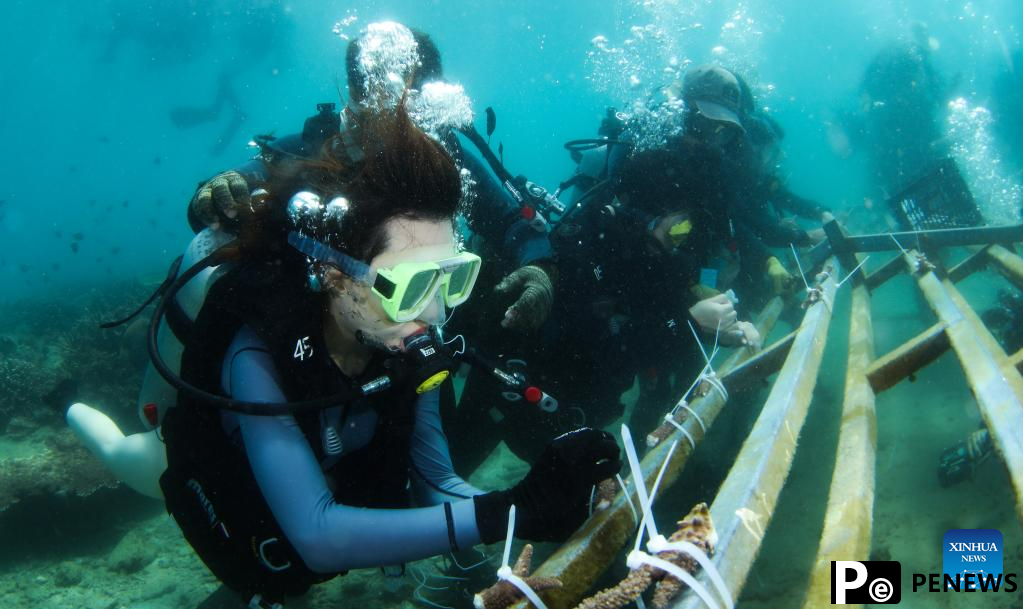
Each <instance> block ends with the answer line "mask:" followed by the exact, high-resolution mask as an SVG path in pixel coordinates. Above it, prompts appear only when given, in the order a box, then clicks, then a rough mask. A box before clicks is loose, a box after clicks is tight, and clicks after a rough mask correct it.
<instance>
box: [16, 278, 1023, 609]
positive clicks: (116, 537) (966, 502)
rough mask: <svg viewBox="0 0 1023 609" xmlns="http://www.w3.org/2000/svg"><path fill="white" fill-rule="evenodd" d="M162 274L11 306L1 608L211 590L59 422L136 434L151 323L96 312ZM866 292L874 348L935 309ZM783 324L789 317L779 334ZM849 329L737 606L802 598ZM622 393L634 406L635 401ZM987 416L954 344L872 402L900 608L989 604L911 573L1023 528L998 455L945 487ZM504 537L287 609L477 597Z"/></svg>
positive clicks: (712, 448)
mask: <svg viewBox="0 0 1023 609" xmlns="http://www.w3.org/2000/svg"><path fill="white" fill-rule="evenodd" d="M1003 285H1004V284H1003V282H1002V280H1001V279H1000V278H998V277H996V276H994V275H991V274H987V273H980V274H977V275H976V276H974V277H971V278H969V279H967V280H966V281H965V282H963V283H962V284H961V285H960V286H959V287H960V289H961V290H962V292H963V293H964V295H965V296H966V297H967V299H968V300H970V302H971V304H973V305H974V306H975V307H977V308H978V309H979V310H983V309H984V308H985V307H987V306H989V305H991V303H992V302H993V298H994V294H995V293H996V291H997V289H999V288H1001V287H1003ZM152 287H154V286H152V285H143V284H141V283H138V282H130V281H124V282H119V283H114V284H111V285H108V286H103V287H99V286H96V287H93V288H91V289H88V290H83V289H78V290H73V289H68V290H67V291H66V292H62V293H54V294H47V295H44V296H40V298H38V299H35V300H25V301H19V302H12V303H7V304H4V305H2V307H0V308H2V311H0V320H2V321H0V377H2V382H0V430H2V433H0V590H3V591H4V592H3V595H2V597H3V601H2V604H3V607H5V608H39V609H50V608H52V609H64V608H82V609H120V608H130V609H165V608H166V609H169V608H191V607H196V606H197V605H199V604H200V603H201V602H202V601H203V600H204V599H205V598H206V597H207V596H208V595H210V594H211V593H212V592H214V591H215V590H216V589H217V583H216V581H215V580H214V579H213V578H212V577H211V576H210V575H209V573H208V572H207V571H206V569H205V567H204V566H203V565H202V563H201V562H200V561H199V560H198V558H196V556H195V555H194V554H193V553H192V551H191V549H190V548H189V547H188V546H187V544H186V543H185V542H184V540H183V539H182V537H181V535H180V533H179V532H178V530H177V528H176V526H175V525H174V523H173V521H172V520H171V519H170V518H169V517H168V516H167V515H166V513H165V512H164V510H163V507H162V505H161V504H160V503H159V502H156V501H153V500H151V499H146V498H142V497H140V496H137V495H135V494H134V493H133V492H131V491H129V490H127V489H125V488H123V487H118V486H117V485H116V484H115V483H114V481H113V480H111V479H110V478H109V477H107V476H106V474H105V473H104V472H103V471H102V470H101V468H100V467H99V464H98V462H97V461H96V460H95V459H94V458H93V457H92V456H91V455H90V454H89V453H87V452H86V451H85V450H84V449H83V448H81V447H80V445H79V444H78V443H77V441H76V440H75V438H74V437H73V435H72V434H71V433H70V431H69V430H68V429H67V428H66V426H65V425H64V423H63V418H62V408H63V405H64V404H65V402H66V401H67V400H68V399H71V398H73V399H77V400H81V401H84V402H87V403H90V404H93V405H96V406H98V407H101V408H102V409H104V410H105V411H107V412H109V413H110V414H111V415H112V416H113V417H114V418H115V419H116V420H117V421H118V423H120V424H121V425H122V426H123V428H124V429H125V430H126V431H128V432H131V431H135V430H137V429H138V427H139V424H138V421H137V420H136V415H135V412H134V410H135V396H136V393H137V390H138V387H139V384H140V382H141V376H142V371H143V368H144V366H145V349H144V325H145V322H144V321H142V322H138V323H133V324H129V325H127V326H124V327H121V328H118V329H115V330H100V329H99V328H98V323H100V322H101V321H106V320H109V319H114V318H117V317H118V316H119V315H122V314H125V313H126V312H127V311H130V309H131V308H132V305H133V304H134V303H138V302H141V301H142V300H144V298H145V296H146V294H147V293H148V291H149V290H150V289H152ZM873 301H874V305H873V313H874V316H875V319H874V331H875V337H876V352H877V354H878V355H880V354H883V353H885V352H887V351H889V350H890V349H892V348H894V347H895V346H897V345H898V344H900V343H901V342H903V341H904V340H906V339H908V338H910V337H912V336H913V335H915V334H916V333H917V332H919V331H921V330H923V329H925V328H926V327H928V326H930V325H931V324H932V323H933V317H932V316H931V314H930V312H929V311H928V310H927V307H926V305H925V304H924V303H923V301H922V300H920V299H919V298H916V297H915V288H914V286H913V285H912V282H911V280H910V279H909V278H907V277H899V278H896V279H895V280H893V281H891V282H889V283H888V284H886V285H885V286H883V287H881V288H880V289H878V290H876V291H875V292H874V294H873ZM788 329H789V328H786V327H785V326H784V324H780V326H779V328H777V329H776V330H775V332H774V334H775V335H779V336H780V335H782V334H783V333H784V332H787V331H788ZM847 330H848V298H847V295H844V294H843V295H840V297H839V298H838V299H837V302H836V303H835V315H834V320H833V322H832V328H831V334H830V336H829V342H828V347H827V350H826V352H825V360H824V364H823V367H822V372H821V376H820V381H819V384H818V386H817V389H816V392H815V397H814V402H813V404H812V406H811V410H810V414H809V418H808V420H807V423H806V427H805V428H804V430H803V433H802V434H801V436H800V445H799V450H798V452H797V454H796V459H795V462H794V465H793V468H792V471H791V474H790V476H789V481H788V484H787V486H786V489H785V491H784V492H783V494H782V497H781V500H780V503H779V507H778V511H777V513H776V515H775V517H774V520H773V521H772V523H771V526H770V528H769V529H768V531H767V535H766V537H765V539H764V547H763V551H762V552H761V555H760V557H759V559H758V561H757V563H756V564H755V566H754V569H753V571H752V572H751V574H750V577H749V579H748V581H747V584H746V586H745V588H744V590H743V593H742V595H741V597H740V601H739V603H738V606H740V607H743V608H758V609H759V608H768V607H799V606H801V605H802V591H803V588H804V587H805V585H806V581H807V577H808V573H809V569H810V567H811V565H812V563H813V560H814V556H815V553H816V548H817V540H818V537H819V535H820V532H821V528H822V522H823V518H824V508H825V504H826V501H827V490H828V488H829V485H830V479H831V465H832V461H833V459H834V446H835V439H836V433H837V426H838V422H839V417H840V412H841V399H842V383H843V379H844V368H845V365H844V362H845V352H846V339H845V334H846V332H847ZM629 395H633V394H629ZM766 395H767V384H766V383H765V385H764V387H762V388H761V389H760V390H759V391H755V392H753V393H751V394H747V395H745V396H733V398H732V401H731V402H730V403H729V407H731V411H729V410H728V407H726V410H725V411H724V413H723V415H722V416H721V417H719V419H718V423H717V424H716V425H715V427H714V429H712V431H711V433H710V434H709V435H708V436H707V438H706V439H705V441H704V442H703V444H702V445H701V447H700V449H699V450H698V451H697V453H696V454H695V455H694V456H693V457H692V458H691V459H690V461H689V464H688V466H687V469H686V471H685V472H684V473H683V476H682V478H681V479H680V480H679V482H678V483H677V484H676V486H675V488H674V489H672V490H671V491H670V492H668V493H666V494H665V495H664V496H663V497H662V499H661V503H662V509H663V508H664V506H665V505H668V504H671V505H678V506H679V509H678V513H679V515H681V514H684V513H685V512H686V511H688V508H689V507H690V506H691V505H692V504H693V503H696V502H698V501H711V500H713V495H714V492H715V491H716V489H717V487H718V485H719V484H720V482H721V480H722V479H723V477H724V476H725V475H726V474H727V472H728V467H729V465H730V463H731V460H732V459H733V458H734V456H735V454H736V452H737V451H738V449H739V446H740V445H741V442H742V438H743V436H744V434H745V432H746V431H747V430H748V428H749V426H750V425H751V424H752V422H753V420H754V419H755V417H756V413H757V407H759V405H760V404H762V401H763V398H764V397H766ZM627 397H628V396H627ZM626 401H627V402H629V403H630V407H632V404H631V402H632V401H634V400H628V399H627V400H626ZM978 424H979V418H978V414H977V408H976V405H975V404H974V402H973V400H972V398H971V395H970V392H969V389H968V387H967V385H966V383H965V380H964V378H963V375H962V372H961V370H960V369H959V365H958V362H957V361H956V359H955V357H954V355H952V354H946V355H945V356H943V357H942V358H941V359H940V360H939V361H937V362H936V363H934V364H932V365H931V366H930V367H928V368H926V369H925V370H923V371H921V372H920V373H919V374H917V375H916V377H915V380H914V381H912V382H909V381H906V382H903V383H902V384H900V385H898V386H897V387H895V388H894V389H892V390H890V391H888V392H886V393H884V394H882V395H881V396H880V397H879V398H878V402H877V427H878V438H877V446H878V453H877V456H878V461H877V485H876V502H875V519H874V542H873V558H876V559H885V560H899V561H901V563H902V569H903V580H904V581H903V588H904V591H903V605H904V606H909V607H975V606H978V605H976V602H977V601H976V597H974V596H972V595H964V594H926V595H913V594H908V593H907V591H906V589H907V587H908V586H909V581H910V579H909V578H910V574H912V573H915V572H920V573H930V572H940V570H941V569H940V567H941V564H940V563H941V547H940V546H941V537H942V535H943V533H944V531H946V530H948V529H952V528H995V529H999V530H1001V531H1002V533H1003V535H1004V537H1005V539H1006V540H1009V541H1011V540H1019V539H1021V538H1023V537H1021V531H1020V525H1019V522H1018V520H1017V519H1016V516H1015V513H1016V512H1015V498H1014V497H1013V495H1012V492H1011V489H1010V487H1009V485H1008V480H1007V477H1006V474H1005V471H1004V468H1003V466H1002V465H1001V464H1000V463H999V462H997V460H994V461H991V462H989V463H987V464H986V465H984V466H983V467H981V468H980V469H979V470H978V472H977V475H976V477H975V478H974V479H973V480H970V481H967V482H964V483H962V484H960V485H958V486H955V487H952V488H948V489H945V488H942V487H941V486H940V485H939V484H938V480H937V477H936V474H935V467H936V463H937V458H938V455H939V454H940V452H941V450H942V449H944V448H946V447H947V446H950V445H952V444H954V443H955V442H957V441H959V440H961V439H963V438H964V437H965V436H966V435H967V434H968V433H969V432H970V431H972V430H974V429H976V428H977V426H978ZM526 469H527V467H526V465H525V464H524V463H522V462H521V461H519V460H518V459H516V458H515V457H514V456H513V455H511V453H509V452H508V451H507V450H506V449H505V448H504V447H503V446H502V447H501V448H499V449H498V450H497V451H495V453H494V454H493V455H491V458H490V459H489V460H488V461H487V462H486V463H485V464H484V465H483V466H482V467H481V468H480V470H478V471H477V472H476V473H475V474H474V475H473V476H472V477H471V481H472V482H473V483H475V484H477V485H478V486H481V487H483V488H498V487H502V486H506V485H508V484H510V483H513V482H514V481H515V480H517V479H518V478H520V477H521V476H522V475H523V473H524V472H525V471H526ZM499 549H500V548H499V546H498V547H492V548H488V554H489V555H490V560H491V562H490V563H488V564H484V565H482V566H479V567H477V568H475V569H470V570H463V569H461V568H459V567H456V566H454V565H453V564H452V563H451V562H450V561H449V560H447V559H440V558H438V559H434V560H428V561H422V562H420V563H417V564H414V565H410V567H409V569H408V574H407V576H406V577H405V578H403V579H384V578H383V577H381V575H380V573H379V572H378V571H375V570H367V571H361V572H353V573H351V574H349V575H347V576H346V577H342V578H338V579H336V580H334V581H332V582H329V583H327V584H324V585H321V586H319V587H317V588H315V589H314V590H313V591H312V592H310V593H309V594H308V595H307V596H306V597H304V598H301V599H295V600H294V601H292V602H290V603H289V604H288V606H289V607H293V608H298V609H301V608H317V609H318V608H327V607H331V608H336V607H341V606H345V607H403V606H419V607H426V606H431V603H433V604H437V605H444V606H452V607H466V606H470V598H471V592H472V591H474V590H478V589H480V588H482V587H485V586H487V585H489V584H490V583H492V581H493V580H492V578H493V570H494V568H496V564H494V563H496V562H497V560H499V558H498V557H496V556H495V554H496V553H497V552H498V550H499ZM550 550H551V548H549V547H548V548H540V550H539V551H540V553H541V554H543V553H544V552H549V551H550ZM1004 555H1005V563H1006V567H1007V571H1008V570H1009V568H1010V566H1011V565H1018V564H1021V561H1023V547H1020V546H1019V545H1016V544H1014V543H1010V545H1008V546H1007V547H1006V548H1005V552H1004ZM480 558H481V555H480V554H479V553H475V554H473V553H470V554H469V555H467V556H462V557H459V560H460V561H461V562H462V564H463V565H464V566H469V565H471V564H472V563H474V562H476V561H478V560H479V559H480ZM620 569H621V568H620V567H618V569H617V570H618V571H619V572H620ZM452 577H458V578H464V579H451V578H452ZM1017 598H1018V597H1017V595H1015V594H997V595H986V596H985V598H984V606H985V607H995V608H999V607H1019V606H1020V605H1019V602H1018V600H1017ZM207 606H212V604H210V605H207ZM217 606H228V605H217Z"/></svg>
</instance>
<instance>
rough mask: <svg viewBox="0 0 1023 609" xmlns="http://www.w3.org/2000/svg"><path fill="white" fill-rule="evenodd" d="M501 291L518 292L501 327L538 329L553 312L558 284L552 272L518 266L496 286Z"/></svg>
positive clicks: (534, 267) (533, 267) (537, 267)
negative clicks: (554, 281) (552, 306)
mask: <svg viewBox="0 0 1023 609" xmlns="http://www.w3.org/2000/svg"><path fill="white" fill-rule="evenodd" d="M494 291H495V292H498V293H499V294H506V293H509V292H518V293H519V297H518V299H517V300H516V301H515V304H513V305H512V306H510V307H508V310H507V311H505V314H504V319H503V320H501V326H502V327H505V328H509V329H514V330H520V331H529V330H536V329H537V328H539V327H540V326H541V325H543V322H545V321H546V320H547V316H548V315H549V314H550V312H551V304H552V303H553V302H554V284H553V282H552V281H551V274H550V273H549V272H548V271H546V270H544V269H543V268H541V267H539V266H535V265H532V264H530V265H527V266H524V267H522V268H520V269H516V270H515V271H513V272H512V273H511V274H509V275H508V276H507V277H505V278H504V279H503V280H502V281H501V283H499V284H497V287H496V288H494Z"/></svg>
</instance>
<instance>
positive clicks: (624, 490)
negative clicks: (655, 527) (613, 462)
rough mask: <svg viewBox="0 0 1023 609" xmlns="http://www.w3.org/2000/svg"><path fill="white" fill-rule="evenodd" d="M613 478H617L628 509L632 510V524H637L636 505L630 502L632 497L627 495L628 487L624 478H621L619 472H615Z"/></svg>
mask: <svg viewBox="0 0 1023 609" xmlns="http://www.w3.org/2000/svg"><path fill="white" fill-rule="evenodd" d="M615 479H616V480H618V486H620V487H622V494H623V495H625V502H626V503H628V504H629V511H631V512H632V524H633V525H637V524H639V514H637V513H636V506H635V505H633V504H632V497H630V496H629V489H628V488H626V487H625V480H622V475H621V474H615Z"/></svg>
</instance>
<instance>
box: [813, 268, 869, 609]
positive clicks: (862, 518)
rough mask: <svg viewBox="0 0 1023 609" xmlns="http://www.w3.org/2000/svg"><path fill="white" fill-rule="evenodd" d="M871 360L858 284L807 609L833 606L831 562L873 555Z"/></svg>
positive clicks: (865, 294)
mask: <svg viewBox="0 0 1023 609" xmlns="http://www.w3.org/2000/svg"><path fill="white" fill-rule="evenodd" d="M873 358H874V329H873V325H872V322H871V317H870V292H869V291H868V290H867V288H866V286H864V285H857V286H854V287H853V291H852V311H851V314H850V318H849V361H848V365H847V367H846V373H845V400H844V402H843V405H842V425H841V428H840V429H839V437H838V449H837V452H836V455H835V469H834V473H833V474H832V477H831V490H830V493H829V495H828V510H827V514H826V516H825V518H824V531H823V532H822V533H821V541H820V545H819V546H818V549H817V560H816V562H815V563H814V567H813V572H812V573H811V576H810V585H809V587H808V589H807V594H806V600H805V602H804V603H803V607H804V608H805V609H819V608H820V607H827V606H829V605H830V604H831V561H833V560H867V558H868V556H869V554H870V538H871V530H872V528H871V524H872V522H873V511H874V466H875V454H876V452H877V420H876V418H875V413H874V397H875V395H874V390H873V389H872V388H871V384H870V382H869V381H868V380H867V370H868V367H869V366H870V363H871V360H873ZM860 607H862V605H860Z"/></svg>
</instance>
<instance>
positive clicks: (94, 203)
mask: <svg viewBox="0 0 1023 609" xmlns="http://www.w3.org/2000/svg"><path fill="white" fill-rule="evenodd" d="M89 207H96V199H89Z"/></svg>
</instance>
